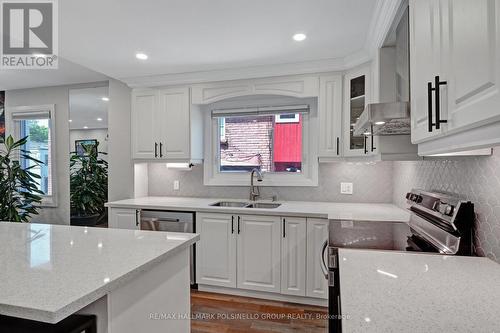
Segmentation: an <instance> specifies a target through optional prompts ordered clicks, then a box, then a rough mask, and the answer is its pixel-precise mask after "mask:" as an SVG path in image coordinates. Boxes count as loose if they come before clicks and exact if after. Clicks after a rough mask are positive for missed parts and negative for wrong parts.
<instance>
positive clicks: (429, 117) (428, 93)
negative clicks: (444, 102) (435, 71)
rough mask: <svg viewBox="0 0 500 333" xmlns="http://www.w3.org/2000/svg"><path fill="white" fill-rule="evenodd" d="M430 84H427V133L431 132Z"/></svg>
mask: <svg viewBox="0 0 500 333" xmlns="http://www.w3.org/2000/svg"><path fill="white" fill-rule="evenodd" d="M432 90H434V89H433V88H432V82H427V126H428V129H427V130H428V131H429V133H430V132H432V126H433V125H434V123H433V122H432Z"/></svg>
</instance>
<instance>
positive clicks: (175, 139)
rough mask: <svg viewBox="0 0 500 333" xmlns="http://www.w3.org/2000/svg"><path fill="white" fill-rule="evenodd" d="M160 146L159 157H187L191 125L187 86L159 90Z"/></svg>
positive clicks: (188, 155) (172, 158) (171, 158)
mask: <svg viewBox="0 0 500 333" xmlns="http://www.w3.org/2000/svg"><path fill="white" fill-rule="evenodd" d="M159 99H160V101H159V111H158V112H159V115H158V121H159V126H160V133H161V137H160V140H159V141H160V146H159V158H161V159H169V160H175V159H189V157H190V147H191V145H190V138H191V131H190V129H191V125H190V123H189V121H190V117H189V109H190V98H189V88H188V87H179V88H167V89H161V90H160V91H159Z"/></svg>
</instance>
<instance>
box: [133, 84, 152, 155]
mask: <svg viewBox="0 0 500 333" xmlns="http://www.w3.org/2000/svg"><path fill="white" fill-rule="evenodd" d="M157 109H158V94H157V91H156V90H135V91H133V92H132V151H133V158H136V159H152V158H154V157H155V142H157V135H158V133H156V129H157V126H156V125H155V121H156V112H157ZM156 149H158V148H156Z"/></svg>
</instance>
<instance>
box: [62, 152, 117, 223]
mask: <svg viewBox="0 0 500 333" xmlns="http://www.w3.org/2000/svg"><path fill="white" fill-rule="evenodd" d="M98 147H99V143H97V145H83V148H84V151H85V154H83V155H79V154H77V152H72V153H71V158H70V199H71V224H72V225H89V226H90V225H95V224H96V223H97V222H99V220H100V219H102V218H103V217H104V216H105V214H106V208H105V207H104V204H105V203H106V202H107V200H108V162H107V161H105V160H103V159H102V158H100V157H99V155H100V154H105V153H101V152H98Z"/></svg>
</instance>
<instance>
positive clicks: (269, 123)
mask: <svg viewBox="0 0 500 333" xmlns="http://www.w3.org/2000/svg"><path fill="white" fill-rule="evenodd" d="M273 123H274V116H266V117H262V116H261V117H233V118H226V132H225V134H226V140H227V144H226V145H221V158H222V160H226V161H227V160H229V161H234V160H237V161H245V160H247V159H250V158H251V157H253V156H255V155H256V154H259V153H260V154H261V160H262V170H263V171H270V170H271V165H272V155H271V149H270V146H271V144H272V130H273Z"/></svg>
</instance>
